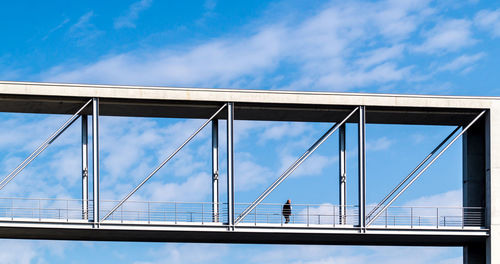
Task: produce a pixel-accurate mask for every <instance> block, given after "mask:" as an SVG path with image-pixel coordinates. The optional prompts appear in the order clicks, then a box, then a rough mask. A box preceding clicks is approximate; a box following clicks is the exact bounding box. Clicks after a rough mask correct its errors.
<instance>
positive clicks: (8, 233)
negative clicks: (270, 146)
mask: <svg viewBox="0 0 500 264" xmlns="http://www.w3.org/2000/svg"><path fill="white" fill-rule="evenodd" d="M0 237H2V238H17V239H52V240H89V241H136V242H194V243H254V244H257V243H258V244H263V243H264V244H311V245H313V244H316V245H384V246H466V245H470V244H476V243H484V242H485V241H486V239H487V237H488V233H487V230H484V229H481V228H477V229H467V230H463V229H453V228H448V229H441V230H433V229H424V228H422V229H413V230H410V229H403V228H398V229H387V228H382V227H381V228H377V227H372V228H369V229H368V230H366V232H365V233H363V232H360V230H359V228H356V227H343V228H335V229H332V228H321V227H317V228H315V227H310V226H309V227H301V226H299V225H297V226H293V225H291V226H286V227H279V226H276V225H268V226H265V225H259V226H253V225H246V226H239V227H237V228H235V230H233V231H228V230H227V227H226V226H224V225H222V224H214V225H210V226H207V225H206V224H204V225H196V224H194V223H193V224H186V225H182V224H176V225H153V224H148V223H142V224H141V223H135V224H122V223H116V224H113V223H105V224H104V223H102V224H100V225H99V228H95V226H94V225H93V224H91V223H85V222H81V223H77V222H74V223H64V222H59V223H29V222H17V223H1V224H0Z"/></svg>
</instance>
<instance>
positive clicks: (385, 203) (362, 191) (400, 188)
mask: <svg viewBox="0 0 500 264" xmlns="http://www.w3.org/2000/svg"><path fill="white" fill-rule="evenodd" d="M91 103H92V149H93V151H92V153H93V156H92V165H93V166H92V167H93V172H92V176H93V193H92V194H93V199H92V200H89V197H88V192H89V189H88V177H89V164H88V163H89V162H88V160H89V157H88V155H89V149H88V134H89V133H88V118H87V115H84V114H82V112H83V111H84V110H85V109H86V108H87V107H88V106H89V105H90V104H91ZM226 108H227V203H225V204H223V203H220V201H219V126H218V120H217V116H218V115H219V114H220V113H221V112H222V111H223V110H224V109H226ZM234 108H235V107H234V103H233V102H227V103H225V104H223V105H222V106H220V107H219V108H218V110H217V111H216V112H215V113H213V114H212V115H211V116H210V117H209V118H208V119H207V120H206V121H205V122H204V123H203V124H202V125H201V126H200V127H199V128H198V129H196V130H195V131H194V132H193V133H192V134H191V135H190V136H189V137H188V138H187V139H186V140H185V141H184V142H183V143H182V144H181V145H180V146H179V147H178V148H177V149H175V150H174V151H173V152H172V153H171V154H170V155H169V156H168V157H167V158H166V159H165V160H163V161H162V162H161V163H160V164H159V165H158V166H157V167H156V168H155V169H154V170H152V172H151V173H149V174H148V175H147V176H146V177H145V178H144V179H143V180H142V181H141V182H140V183H139V184H138V185H137V186H136V187H135V188H133V189H132V190H131V191H130V192H129V193H128V194H127V195H126V196H125V197H124V198H122V199H121V200H120V201H117V202H116V203H115V205H114V206H113V207H112V208H111V209H110V210H109V211H107V213H106V214H105V215H104V217H102V218H100V216H99V212H101V211H102V209H101V208H100V206H101V204H102V202H101V201H100V198H99V98H92V99H90V100H89V101H87V102H86V103H85V104H84V105H83V106H81V107H80V108H79V109H78V110H77V111H76V112H75V113H74V114H73V115H72V116H71V117H70V118H69V119H68V120H67V121H66V122H65V123H64V124H63V125H62V126H61V127H59V128H58V129H57V130H56V131H55V132H54V133H53V134H52V135H51V136H50V137H49V138H47V139H46V140H45V141H44V142H43V143H42V144H41V145H40V146H39V147H38V148H37V149H35V150H34V151H33V152H32V153H31V154H30V155H29V156H28V157H27V158H26V159H25V160H24V161H23V162H21V163H20V164H19V165H18V166H17V167H16V168H15V169H14V170H13V171H12V172H10V173H9V174H8V175H7V176H6V177H5V178H4V179H2V180H1V181H0V190H1V189H3V188H4V187H5V186H6V185H7V184H8V183H9V182H11V181H12V180H13V179H14V178H15V177H16V176H17V175H18V174H19V173H20V172H21V171H22V170H23V169H24V168H25V167H26V166H28V165H29V164H30V163H31V162H32V161H33V160H34V159H35V158H36V157H37V156H39V155H40V154H41V153H42V152H43V151H44V150H45V149H46V148H47V147H48V146H50V144H52V143H53V142H54V141H55V140H56V139H57V138H58V137H59V136H60V135H61V134H62V133H63V132H64V131H65V130H66V129H67V128H68V127H69V126H71V125H72V124H73V123H74V122H75V121H76V120H77V119H78V117H81V121H82V130H81V133H82V134H81V135H82V141H81V143H82V145H81V151H82V199H81V201H80V203H81V218H82V219H83V220H87V221H88V220H89V214H92V219H91V223H93V225H94V227H95V228H99V226H100V225H101V224H103V223H106V222H109V221H114V220H113V219H114V218H115V217H114V216H113V215H114V214H115V213H117V212H118V209H119V208H121V211H120V212H121V213H122V214H123V211H124V210H123V207H122V206H123V205H124V204H125V203H126V202H127V201H128V199H129V198H130V197H131V196H132V195H133V194H134V193H135V192H137V191H138V190H139V189H140V188H141V187H142V186H143V185H144V184H145V183H146V182H147V181H148V180H149V179H150V178H151V177H153V176H154V175H155V174H156V173H157V172H158V171H159V170H160V169H161V168H162V167H163V166H165V165H166V164H167V163H168V162H169V161H170V160H171V159H172V158H173V157H174V156H175V155H176V154H177V153H178V152H179V151H180V150H181V149H182V148H184V146H185V145H186V144H188V143H189V142H190V141H191V140H192V139H193V138H194V137H195V136H196V135H197V134H198V133H199V132H200V131H201V130H202V129H203V128H205V127H206V126H207V125H208V124H209V123H211V124H212V130H211V131H212V203H211V206H210V207H211V208H210V211H209V212H210V217H211V222H213V223H220V222H221V221H222V219H223V218H224V217H221V212H224V210H227V215H226V219H225V220H227V221H226V222H225V223H224V225H225V226H226V227H227V230H230V231H235V229H236V227H239V226H244V225H245V224H246V223H247V221H244V220H245V218H246V217H247V216H249V215H253V216H254V217H255V219H257V216H258V215H259V214H260V215H262V214H263V213H264V212H260V213H257V211H256V209H257V207H258V206H259V205H260V204H261V203H262V201H264V199H265V198H266V197H267V196H268V195H269V194H270V193H271V192H272V191H274V190H275V189H276V188H277V187H278V186H279V185H280V184H281V183H282V182H283V181H285V180H286V179H287V178H288V176H290V175H291V174H292V173H293V172H294V171H295V170H296V169H297V168H298V167H299V166H300V165H301V164H302V163H303V162H304V161H305V160H306V159H307V158H309V156H310V155H312V154H313V153H314V152H315V151H316V149H317V148H318V147H319V146H321V145H322V144H323V143H324V142H325V141H326V140H327V139H328V138H329V137H330V136H331V135H332V134H333V133H335V132H336V131H337V130H339V205H338V206H337V207H335V206H334V207H332V215H331V217H332V218H333V219H334V220H333V225H334V226H335V223H336V220H335V219H338V224H339V225H340V226H342V225H349V224H351V225H353V224H352V221H351V220H348V216H350V217H357V225H356V227H357V228H358V230H359V231H361V232H366V230H367V228H368V227H369V226H370V225H372V224H373V223H374V222H375V221H376V220H377V219H378V218H380V217H381V216H382V214H383V213H386V215H385V218H384V219H385V221H386V226H387V222H388V221H389V220H388V219H389V217H388V215H387V209H388V208H389V206H391V204H393V203H394V201H395V200H396V199H397V198H398V197H399V196H401V194H402V193H403V192H404V191H405V190H407V189H408V188H409V187H410V186H411V185H412V184H413V183H414V182H415V181H416V180H417V179H418V178H419V177H420V176H421V175H422V174H423V173H424V172H425V171H426V170H427V169H428V168H429V167H430V166H431V165H432V164H433V163H434V162H435V161H436V160H437V159H438V158H439V157H440V156H441V155H442V154H443V153H444V152H445V151H446V150H447V149H448V148H449V147H450V146H451V145H452V144H453V143H454V142H455V141H456V140H457V139H458V138H460V137H461V136H462V135H463V134H464V133H465V132H466V131H467V130H468V129H469V128H470V127H471V126H472V125H473V124H474V123H476V122H477V121H478V120H479V119H480V118H481V117H482V116H483V115H484V114H485V113H486V110H483V111H482V112H481V113H480V114H479V115H477V116H476V117H475V118H474V119H473V120H472V121H471V122H470V123H469V124H468V125H467V126H465V127H464V128H463V129H462V130H461V131H460V132H459V133H458V134H457V135H456V136H455V137H453V135H455V134H456V133H457V132H458V131H459V130H460V128H461V127H460V126H458V127H457V128H456V129H454V130H453V132H452V133H450V134H449V135H448V136H447V137H446V138H445V139H444V140H443V141H442V142H441V143H440V144H438V146H437V147H435V148H434V149H433V150H432V151H431V152H430V153H429V154H428V155H427V156H426V157H425V158H424V159H423V160H422V161H421V162H420V163H419V164H418V165H417V166H416V167H415V168H414V169H413V170H412V171H411V172H410V174H408V175H407V176H406V177H405V178H404V179H403V180H402V181H401V182H400V183H399V184H398V185H397V186H396V187H395V188H394V189H393V190H391V192H389V194H387V195H386V196H385V197H384V198H383V199H382V201H381V202H379V203H378V204H377V205H376V206H375V208H374V209H372V210H371V211H370V212H369V213H368V214H367V213H366V142H365V141H366V139H365V138H366V128H365V124H366V107H365V106H359V107H356V108H354V109H352V110H351V111H350V112H349V113H348V115H347V116H345V117H344V118H343V119H342V120H341V121H340V122H338V123H335V124H334V125H333V126H332V127H331V128H330V129H328V130H327V131H326V132H325V133H324V134H323V135H322V136H321V137H320V138H319V139H318V140H317V141H316V142H315V143H314V144H312V145H311V147H309V148H308V149H307V150H306V151H305V152H304V153H303V154H302V155H301V156H300V157H299V158H298V159H297V160H296V161H295V162H294V163H292V164H291V165H290V167H288V168H287V169H286V170H285V171H284V172H283V173H282V174H281V175H280V176H279V177H278V178H277V179H276V180H275V181H274V182H273V183H272V184H271V185H270V186H269V187H268V188H267V189H266V190H265V191H264V192H263V193H262V194H261V195H259V196H258V197H257V198H256V199H255V200H254V201H253V202H252V203H250V204H248V205H245V209H243V210H242V211H241V213H240V214H239V215H238V217H236V218H235V200H234V178H235V177H234V155H233V152H234V142H233V141H234V140H233V133H234ZM356 112H357V113H358V118H359V119H358V177H359V178H358V205H357V207H356V208H355V209H356V210H357V212H356V213H355V214H353V213H352V210H351V211H348V206H347V201H346V200H347V199H346V197H347V195H346V184H347V171H346V154H345V151H346V143H345V142H346V126H345V124H346V122H348V120H350V119H351V118H352V117H353V116H354V114H355V113H356ZM452 137H453V139H452V140H451V141H450V142H449V143H448V144H446V143H447V142H448V141H449V140H450V139H451V138H452ZM445 144H446V145H445ZM443 146H444V148H443ZM440 149H441V150H440ZM439 150H440V151H439ZM438 151H439V152H438ZM436 153H437V154H436ZM431 158H432V159H431ZM424 165H425V166H424ZM414 175H415V176H414ZM89 202H91V204H92V210H89ZM149 207H150V204H149V203H148V210H147V212H148V217H149V215H150V214H151V211H150V208H149ZM14 209H15V208H14V206H11V209H10V210H11V212H13V210H14ZM473 209H474V210H476V209H477V208H473ZM41 210H42V208H41V207H40V205H39V215H40V212H41ZM462 210H464V209H462ZM477 210H480V209H477ZM59 212H60V211H59ZM238 212H239V210H238ZM335 212H338V213H337V214H336V213H335ZM205 213H207V212H205V211H204V209H203V207H202V212H201V214H202V219H203V221H205V220H204V216H205ZM32 214H33V215H34V214H35V213H34V212H33V213H32ZM66 215H67V216H68V215H69V209H67V210H66ZM465 215H466V212H465V211H464V212H463V213H462V220H461V221H462V227H463V225H464V223H465ZM12 217H13V216H12ZM39 217H40V219H41V216H39ZM267 217H269V216H267ZM309 217H310V216H309V214H307V219H308V220H307V224H308V225H309ZM318 217H319V218H318V219H319V220H318V221H321V217H322V216H318ZM328 217H330V215H328ZM474 217H477V215H474ZM481 217H483V218H484V215H482V216H481ZM148 219H149V218H148ZM394 219H396V218H395V216H394ZM409 219H410V220H411V226H412V227H413V224H414V223H413V219H414V217H413V209H411V215H410V218H409ZM436 219H437V220H436V221H437V227H439V225H440V222H439V221H440V220H439V219H440V216H439V210H438V213H437V216H436ZM445 219H446V218H445ZM448 219H450V218H448ZM67 220H68V219H67ZM149 221H150V220H148V222H149ZM394 221H395V220H394ZM445 221H446V220H445ZM176 222H177V220H176ZM255 223H256V221H255ZM449 223H450V222H448V224H449ZM445 225H446V224H445Z"/></svg>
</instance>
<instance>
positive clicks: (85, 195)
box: [82, 115, 89, 219]
mask: <svg viewBox="0 0 500 264" xmlns="http://www.w3.org/2000/svg"><path fill="white" fill-rule="evenodd" d="M88 143H89V135H88V118H87V115H82V218H83V219H89V146H88Z"/></svg>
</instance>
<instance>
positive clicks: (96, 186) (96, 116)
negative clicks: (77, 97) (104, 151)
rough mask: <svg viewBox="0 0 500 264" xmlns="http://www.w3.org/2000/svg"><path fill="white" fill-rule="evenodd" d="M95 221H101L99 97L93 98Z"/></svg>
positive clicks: (93, 192)
mask: <svg viewBox="0 0 500 264" xmlns="http://www.w3.org/2000/svg"><path fill="white" fill-rule="evenodd" d="M92 168H93V173H92V176H93V186H92V187H93V191H92V194H93V196H94V202H93V207H94V208H93V209H94V215H93V222H94V223H99V98H93V99H92Z"/></svg>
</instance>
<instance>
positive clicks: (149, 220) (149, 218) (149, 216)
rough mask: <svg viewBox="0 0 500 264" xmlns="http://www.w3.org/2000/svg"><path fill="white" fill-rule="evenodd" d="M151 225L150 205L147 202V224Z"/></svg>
mask: <svg viewBox="0 0 500 264" xmlns="http://www.w3.org/2000/svg"><path fill="white" fill-rule="evenodd" d="M150 223H151V204H150V202H148V224H150Z"/></svg>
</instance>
